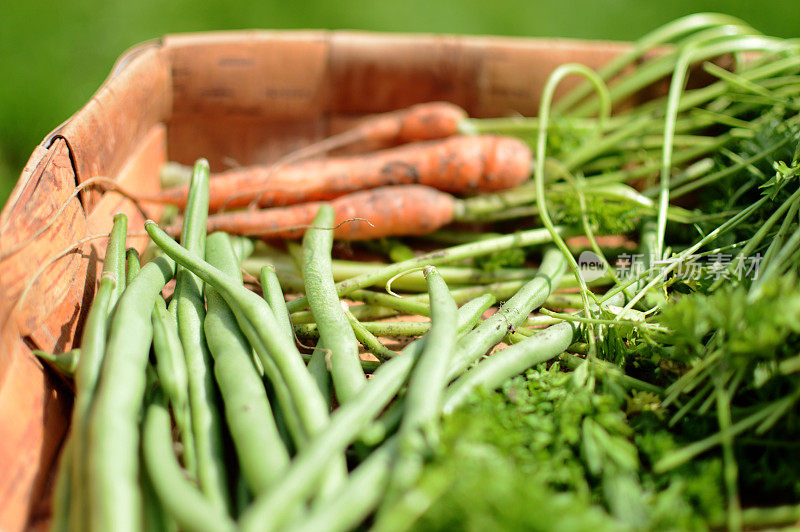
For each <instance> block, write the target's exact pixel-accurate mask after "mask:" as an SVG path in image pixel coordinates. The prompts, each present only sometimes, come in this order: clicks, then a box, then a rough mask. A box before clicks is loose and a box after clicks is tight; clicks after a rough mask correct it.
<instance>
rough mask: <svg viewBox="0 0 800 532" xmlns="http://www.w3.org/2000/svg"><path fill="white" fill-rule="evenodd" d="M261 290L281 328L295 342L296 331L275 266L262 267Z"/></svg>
mask: <svg viewBox="0 0 800 532" xmlns="http://www.w3.org/2000/svg"><path fill="white" fill-rule="evenodd" d="M261 290H262V291H263V294H264V299H266V301H267V303H269V306H270V308H271V309H272V312H273V313H274V314H275V319H276V320H277V321H278V324H279V325H280V327H281V330H283V332H284V333H285V334H286V335H287V337H288V338H289V340H291V341H292V342H294V332H293V331H292V321H291V319H290V318H289V311H288V310H286V299H285V298H284V296H283V289H282V288H281V283H280V281H279V280H278V275H277V274H276V273H275V266H273V265H272V264H267V265H265V266H264V267H262V268H261Z"/></svg>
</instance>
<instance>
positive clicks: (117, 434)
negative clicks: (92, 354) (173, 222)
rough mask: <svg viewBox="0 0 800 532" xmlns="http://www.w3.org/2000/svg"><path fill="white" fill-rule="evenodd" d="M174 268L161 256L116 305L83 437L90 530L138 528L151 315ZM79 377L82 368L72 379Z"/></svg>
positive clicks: (133, 283) (148, 265) (83, 353)
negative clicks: (141, 434)
mask: <svg viewBox="0 0 800 532" xmlns="http://www.w3.org/2000/svg"><path fill="white" fill-rule="evenodd" d="M174 267H175V265H174V263H173V262H172V261H171V260H169V259H167V258H165V257H159V258H157V259H155V260H153V261H152V262H150V263H148V264H147V265H145V266H144V267H143V268H142V271H141V272H139V274H138V275H137V276H136V277H135V278H134V279H133V281H132V282H131V283H130V284H129V285H128V287H127V288H126V289H125V292H123V294H122V297H120V299H119V301H118V302H117V310H116V312H115V313H114V319H113V321H112V323H111V330H110V332H109V335H108V342H107V344H106V348H105V358H104V360H103V366H102V371H101V374H100V380H99V385H98V386H97V390H96V392H95V396H94V404H93V405H92V408H91V411H90V412H89V416H88V418H89V423H88V425H89V426H91V427H92V429H91V430H89V431H88V432H87V445H86V447H85V448H86V452H87V457H88V459H89V463H88V466H89V468H88V473H89V479H88V481H87V482H86V483H85V484H84V487H85V488H86V489H87V490H88V491H89V493H90V495H91V500H92V507H91V529H92V530H120V531H124V530H138V529H139V528H140V519H141V513H140V506H141V494H140V492H139V489H138V485H137V484H138V467H139V460H138V447H139V430H138V416H139V410H140V408H141V405H142V399H143V396H144V391H145V368H146V367H147V358H148V354H149V352H150V342H151V339H152V322H151V314H152V309H153V305H154V304H155V299H156V297H160V292H161V289H162V288H163V287H164V285H165V284H166V283H167V282H168V281H169V280H170V279H172V276H173V274H174V271H175V270H174ZM101 288H102V287H101ZM94 304H95V305H97V299H96V300H95V303H94ZM90 313H91V312H90ZM90 330H91V329H90ZM85 360H89V357H87V356H86V345H84V346H83V351H82V356H81V361H82V362H83V361H85ZM80 373H81V365H79V366H78V374H77V375H76V377H78V376H79V375H80Z"/></svg>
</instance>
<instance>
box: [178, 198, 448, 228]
mask: <svg viewBox="0 0 800 532" xmlns="http://www.w3.org/2000/svg"><path fill="white" fill-rule="evenodd" d="M322 205H324V204H323V203H318V202H311V203H303V204H301V205H292V206H290V207H276V208H272V209H263V210H260V211H236V212H230V213H222V214H215V215H212V216H209V217H208V231H209V232H214V231H224V232H226V233H232V234H239V235H248V236H260V237H265V238H298V237H300V236H302V234H303V233H304V232H305V230H306V228H307V227H308V226H310V225H311V224H312V221H313V220H314V216H315V215H316V213H317V211H318V210H319V208H320V206H322ZM330 205H331V206H332V207H333V210H334V211H335V213H336V215H335V221H334V223H333V224H331V225H330V226H326V227H330V228H332V227H334V226H335V227H336V229H335V230H334V237H335V238H337V239H341V240H365V239H369V238H380V237H382V236H391V235H398V234H402V235H420V234H425V233H429V232H431V231H433V230H434V229H437V228H439V227H441V226H443V225H445V224H446V223H448V222H450V221H451V220H452V217H453V212H454V209H455V208H456V205H457V200H455V198H453V197H452V196H450V195H449V194H445V193H444V192H439V191H438V190H435V189H432V188H429V187H424V186H420V185H403V186H395V187H380V188H376V189H373V190H365V191H362V192H354V193H353V194H348V195H347V196H342V197H341V198H337V199H335V200H333V201H331V203H330ZM167 232H168V233H170V234H172V235H175V234H177V233H178V232H179V228H178V227H177V226H172V227H170V228H168V230H167Z"/></svg>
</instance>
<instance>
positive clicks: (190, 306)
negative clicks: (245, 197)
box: [173, 159, 230, 511]
mask: <svg viewBox="0 0 800 532" xmlns="http://www.w3.org/2000/svg"><path fill="white" fill-rule="evenodd" d="M208 186H209V185H208V162H207V161H206V160H205V159H199V160H198V161H197V162H196V163H195V165H194V170H193V172H192V179H191V183H190V185H189V196H188V199H187V202H186V208H185V210H184V217H183V229H182V231H181V244H182V245H183V246H184V248H186V250H187V252H188V253H191V254H192V255H195V256H196V257H200V258H202V257H204V256H205V242H206V222H207V219H208V194H209V192H208V190H209V189H208ZM173 297H174V298H175V301H176V303H175V304H176V314H177V318H178V335H179V336H180V339H181V344H182V345H183V354H184V356H185V359H186V370H187V374H188V376H189V409H190V411H191V419H192V421H191V424H192V432H193V436H194V446H195V458H196V461H197V480H198V482H199V484H200V489H201V490H202V491H203V493H204V494H205V495H206V497H208V499H209V501H211V503H212V504H213V505H215V506H216V507H217V508H218V509H219V510H222V511H225V510H227V508H228V505H229V503H230V500H229V496H228V493H227V482H226V478H225V477H226V475H225V468H224V449H223V440H222V434H223V429H222V424H221V416H220V415H219V412H218V408H217V397H216V390H215V386H214V378H213V375H212V372H211V355H210V354H209V352H208V346H207V345H206V341H205V336H204V334H203V320H204V318H205V301H204V300H203V283H202V281H201V280H200V279H199V278H198V277H196V276H195V275H194V274H193V273H192V272H191V271H189V270H187V269H185V268H183V267H182V266H180V265H179V266H178V268H177V275H176V280H175V295H174V296H173Z"/></svg>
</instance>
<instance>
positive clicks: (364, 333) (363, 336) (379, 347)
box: [342, 303, 397, 360]
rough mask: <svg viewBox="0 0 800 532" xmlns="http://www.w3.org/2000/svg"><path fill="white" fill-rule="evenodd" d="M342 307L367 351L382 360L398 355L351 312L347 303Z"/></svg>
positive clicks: (357, 337)
mask: <svg viewBox="0 0 800 532" xmlns="http://www.w3.org/2000/svg"><path fill="white" fill-rule="evenodd" d="M342 309H344V314H345V316H347V320H348V321H349V322H350V326H351V327H353V332H354V333H355V335H356V339H357V340H358V341H359V342H361V345H363V346H364V347H365V348H366V349H367V351H369V352H370V353H372V354H373V355H375V356H376V357H377V358H379V359H382V360H387V359H389V358H392V357H394V356H396V355H397V353H395V352H394V351H392V350H391V349H389V348H388V347H386V346H385V345H383V344H382V343H381V341H380V340H378V339H377V338H376V337H375V335H374V334H372V333H371V332H370V331H369V330H367V328H366V327H364V325H362V324H361V322H360V321H358V320H357V319H356V317H355V316H353V313H352V312H350V309H349V308H348V305H347V304H346V303H345V304H343V305H342Z"/></svg>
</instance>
